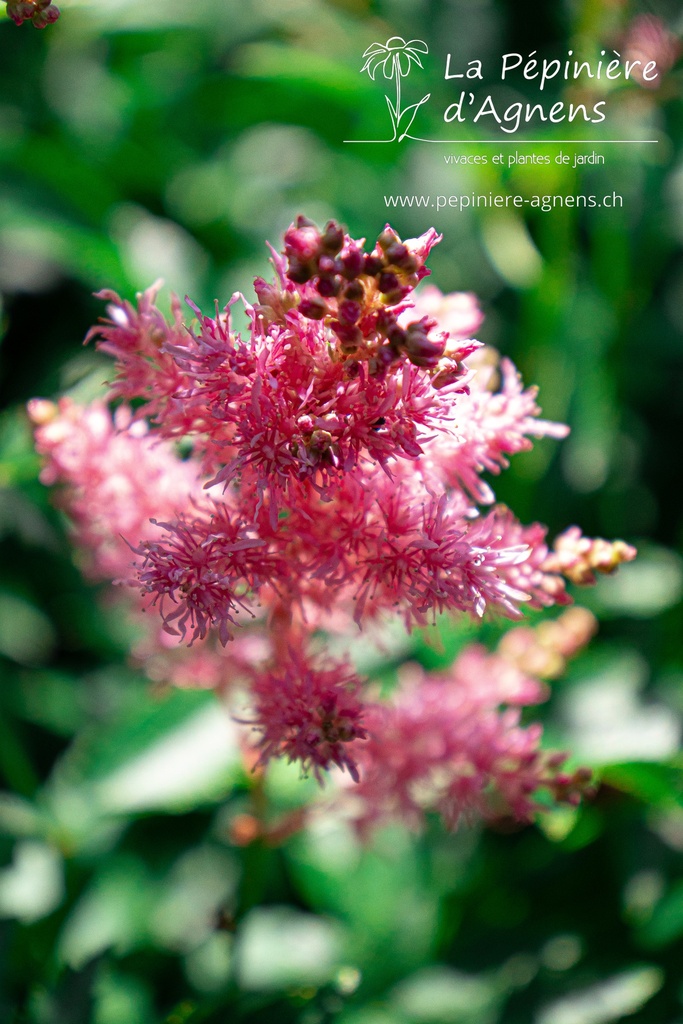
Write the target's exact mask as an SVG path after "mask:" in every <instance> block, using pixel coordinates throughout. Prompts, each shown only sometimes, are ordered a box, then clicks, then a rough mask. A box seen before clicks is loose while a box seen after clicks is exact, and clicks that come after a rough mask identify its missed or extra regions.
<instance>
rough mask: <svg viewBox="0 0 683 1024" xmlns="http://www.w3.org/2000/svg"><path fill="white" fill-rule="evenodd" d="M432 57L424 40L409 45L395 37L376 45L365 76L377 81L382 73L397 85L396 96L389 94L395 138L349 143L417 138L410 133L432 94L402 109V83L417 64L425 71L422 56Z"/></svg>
mask: <svg viewBox="0 0 683 1024" xmlns="http://www.w3.org/2000/svg"><path fill="white" fill-rule="evenodd" d="M426 53H429V47H428V46H427V44H426V43H425V42H424V41H423V40H422V39H411V40H410V42H409V43H407V42H406V41H405V39H402V38H401V37H400V36H392V37H391V39H387V41H386V43H372V44H371V45H370V46H368V48H367V50H366V51H365V53H364V54H363V57H364V58H365V64H363V67H362V68H361V73H362V72H364V71H367V73H368V74H369V75H370V78H371V79H372V80H373V82H374V81H375V76H376V74H377V72H378V71H379V70H380V69H381V70H382V73H383V77H384V78H385V79H386V80H387V83H389V82H392V81H393V82H394V92H393V95H392V96H388V95H386V94H385V99H386V101H387V107H388V108H389V117H390V118H391V128H392V133H393V134H392V136H391V138H390V139H348V140H347V141H349V142H403V140H404V139H410V138H413V136H412V135H410V129H411V127H412V124H413V121H414V120H415V115H416V114H417V112H418V110H419V109H420V107H421V106H422V104H423V103H426V102H427V100H428V99H429V97H430V96H431V93H429V92H428V93H427V95H426V96H423V97H422V99H421V100H419V101H418V102H417V103H409V104H408V105H407V106H405V107H403V106H401V104H402V102H403V97H402V89H401V83H402V81H403V79H405V78H407V77H408V75H409V74H410V70H411V68H412V66H413V64H417V66H418V67H419V68H421V67H422V61H421V60H420V55H421V54H422V55H424V54H426Z"/></svg>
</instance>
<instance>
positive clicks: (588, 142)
mask: <svg viewBox="0 0 683 1024" xmlns="http://www.w3.org/2000/svg"><path fill="white" fill-rule="evenodd" d="M343 141H344V142H345V143H356V144H357V145H365V146H373V145H376V144H382V145H384V144H385V143H387V142H389V140H388V139H344V140H343ZM391 141H395V140H393V139H392V140H391ZM412 141H413V142H434V143H437V145H439V144H440V145H442V146H486V145H489V144H491V145H500V146H512V145H513V144H514V145H516V146H531V145H533V146H555V145H560V144H561V145H563V146H567V145H575V146H606V145H610V144H612V145H620V146H643V145H653V144H655V143H657V142H659V141H660V140H659V139H413V140H412Z"/></svg>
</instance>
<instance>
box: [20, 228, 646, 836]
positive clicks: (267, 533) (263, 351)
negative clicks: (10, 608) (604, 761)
mask: <svg viewBox="0 0 683 1024" xmlns="http://www.w3.org/2000/svg"><path fill="white" fill-rule="evenodd" d="M439 237H440V236H438V235H437V233H436V232H435V231H434V229H430V230H429V231H427V232H425V233H424V234H423V235H421V236H420V237H419V238H416V239H408V240H406V241H402V240H401V239H400V238H399V236H398V235H397V234H396V232H395V231H393V229H392V228H390V227H389V226H388V225H387V226H386V228H385V229H384V231H382V233H381V234H380V236H379V238H378V240H377V243H376V245H375V246H374V248H369V247H367V248H366V246H365V241H364V240H363V239H361V240H356V239H353V238H350V237H349V236H348V235H346V234H345V233H344V231H343V230H342V228H341V227H340V226H339V225H338V224H336V223H335V222H333V221H330V222H329V223H328V224H327V225H326V226H325V228H324V229H322V230H320V229H319V228H317V227H316V226H315V225H314V224H312V223H311V222H310V221H308V220H306V219H305V218H303V217H300V218H297V220H296V221H295V223H294V224H292V225H291V226H290V228H289V229H288V231H287V232H286V234H285V241H284V244H285V248H284V255H278V254H277V253H275V252H273V257H272V263H273V267H274V270H275V280H274V281H273V282H271V283H268V282H266V281H265V280H263V279H261V278H258V279H257V280H256V282H255V292H256V301H255V302H254V303H253V304H252V303H250V302H248V301H247V300H245V299H244V298H243V297H242V296H240V295H234V296H233V297H232V299H231V300H230V302H229V303H228V304H227V306H226V307H225V308H224V309H222V310H221V309H219V308H218V306H216V310H215V313H214V315H213V316H209V315H206V314H205V313H203V312H202V311H201V310H199V309H198V308H197V307H196V306H195V305H194V304H193V303H192V302H190V300H187V303H188V306H189V309H190V315H189V319H188V320H187V322H186V320H185V319H184V316H183V312H182V309H181V305H180V303H179V302H178V301H177V300H176V299H174V300H173V301H172V307H171V317H170V319H167V318H166V317H165V316H163V315H162V313H161V312H160V311H159V310H158V309H157V307H156V304H155V297H156V291H157V286H153V287H152V288H150V289H148V290H147V291H146V292H144V293H143V294H141V295H139V296H138V300H137V304H136V305H132V304H130V303H128V302H126V301H124V300H122V299H121V298H119V297H118V296H117V295H115V294H114V293H113V292H109V291H106V292H102V293H100V294H101V297H102V298H104V299H105V300H106V301H107V302H108V309H107V317H106V318H105V319H104V321H103V322H102V323H100V325H99V326H97V327H95V328H93V329H92V330H91V331H90V332H89V335H88V337H89V338H95V339H96V340H97V343H98V346H99V348H100V349H101V350H102V351H104V352H106V353H107V354H108V355H110V356H111V357H113V359H114V360H115V372H114V375H113V377H114V379H113V382H112V384H111V385H110V389H109V397H110V399H112V400H114V401H115V402H116V403H117V404H119V408H118V410H117V412H116V414H115V417H114V418H113V419H112V417H111V415H110V413H109V412H108V410H107V409H106V407H105V406H103V405H101V404H99V405H97V404H96V405H94V406H91V407H90V408H88V409H79V408H78V407H77V406H75V405H73V404H72V403H70V402H68V401H63V402H62V403H61V404H60V407H59V409H57V408H56V407H55V406H53V405H52V404H51V403H45V402H41V401H36V402H34V403H32V405H31V409H30V412H31V415H32V418H33V420H34V422H35V423H36V424H37V430H36V444H37V447H38V450H39V451H40V452H41V454H42V455H43V456H44V458H45V460H46V461H45V467H44V470H43V480H44V481H45V482H46V483H56V484H58V485H60V488H61V491H60V495H61V503H62V506H63V508H64V509H65V511H66V512H67V514H68V515H69V517H70V518H71V520H72V522H73V524H74V532H75V539H76V542H77V544H78V545H79V546H80V547H81V548H82V549H83V550H87V551H88V552H89V553H90V554H89V557H90V563H89V569H90V571H91V573H92V574H93V575H95V576H100V577H101V576H106V575H109V576H110V577H115V578H117V579H118V581H119V582H125V583H128V584H130V585H131V588H132V589H130V590H129V589H128V588H126V590H125V592H126V593H128V594H131V595H133V594H134V595H135V600H136V601H137V605H136V607H138V608H143V609H145V610H147V611H148V612H150V611H151V610H153V609H155V611H156V613H158V615H159V617H160V618H157V617H156V615H150V614H148V615H147V616H146V618H147V620H148V621H149V620H153V622H154V623H156V625H155V626H154V627H152V628H148V629H147V632H146V635H145V636H144V637H143V639H142V640H141V641H140V642H139V644H138V645H137V647H136V649H135V651H134V655H133V656H134V660H135V663H136V664H138V665H141V667H142V670H143V672H145V673H146V674H147V675H148V677H149V678H150V679H152V680H153V681H154V682H155V683H156V684H157V685H163V683H164V682H167V683H168V682H171V683H174V684H175V685H180V686H188V685H196V686H204V687H206V686H211V687H213V688H215V689H216V690H217V691H219V692H220V693H222V694H225V695H227V694H229V693H233V692H234V691H235V689H236V688H238V687H244V688H246V689H247V690H248V694H247V701H248V703H249V705H250V707H251V708H252V713H253V717H252V720H251V724H252V725H253V727H254V728H255V729H256V730H257V732H258V733H259V735H260V743H259V748H258V754H256V753H254V750H253V748H252V752H251V754H250V755H248V756H250V757H252V760H254V761H255V760H256V759H257V758H258V761H259V763H260V764H261V765H265V764H266V762H268V761H269V760H270V759H272V758H273V757H285V758H287V759H289V760H290V761H297V762H299V763H300V764H301V766H302V768H303V770H304V771H312V772H313V774H314V775H315V777H316V778H317V779H318V780H322V777H323V772H325V771H326V770H327V769H328V768H330V767H334V766H336V767H337V768H342V769H345V770H346V771H347V772H348V773H349V775H350V776H351V778H352V779H353V780H356V781H357V782H358V786H357V795H358V796H359V799H360V802H361V806H362V807H363V808H364V810H363V811H362V812H361V814H360V818H359V820H362V821H366V820H367V821H369V820H371V819H374V818H377V819H378V820H379V819H383V818H384V817H386V816H387V815H390V814H392V813H403V814H405V815H406V816H407V817H408V818H409V819H410V820H412V821H417V819H419V818H420V817H421V816H422V815H423V813H424V811H425V810H429V809H432V810H436V811H438V812H439V813H441V814H442V815H443V816H444V818H445V819H446V820H447V821H448V822H450V823H451V824H454V823H455V822H456V821H457V819H458V817H459V816H460V815H461V813H464V812H466V811H473V810H478V811H479V812H480V813H483V814H496V813H501V812H502V811H503V810H506V811H507V812H509V813H512V814H515V815H517V816H518V817H520V818H522V819H528V818H529V817H530V815H531V814H532V813H533V812H534V809H535V808H536V806H537V797H536V794H537V791H538V790H539V789H543V788H545V789H546V790H547V791H549V792H550V793H551V794H552V795H554V797H555V798H556V799H558V800H566V799H568V800H570V801H573V800H575V799H576V798H577V794H578V791H579V790H580V788H581V782H582V777H579V776H571V775H566V774H563V773H562V772H560V765H561V763H562V760H563V755H558V754H552V755H550V754H545V753H542V752H541V750H540V747H539V740H540V727H538V726H534V725H530V726H527V727H523V726H522V725H520V709H521V707H523V706H526V705H528V704H530V703H534V702H536V701H538V700H540V699H542V697H543V695H544V693H545V690H544V686H543V685H542V684H541V683H540V682H539V678H540V677H548V678H550V677H552V676H553V675H556V674H557V673H558V672H559V671H561V669H562V668H563V667H564V663H565V661H566V658H567V657H569V656H570V655H571V654H572V653H573V651H574V650H575V649H577V648H578V647H579V646H581V644H582V643H583V642H584V639H586V638H587V636H588V634H589V633H590V629H589V627H588V624H587V622H586V620H585V619H584V620H582V621H579V620H576V619H575V620H573V624H568V622H567V621H566V620H563V619H562V618H560V619H559V620H557V623H556V624H554V625H553V624H548V630H547V632H546V634H544V635H543V637H541V633H540V632H537V633H534V634H533V636H531V635H529V631H527V632H523V631H522V632H517V633H515V632H514V631H512V632H511V633H510V634H509V636H510V640H509V642H508V645H507V647H504V646H501V649H500V651H499V653H497V654H495V655H493V654H488V653H487V652H485V651H484V650H483V649H482V648H472V649H470V650H468V651H465V652H464V653H463V654H462V655H461V656H460V658H459V659H458V661H457V662H456V664H455V666H454V667H453V669H452V670H451V671H450V672H448V673H443V674H441V675H440V676H427V675H425V674H424V673H417V674H415V675H414V678H413V680H412V682H411V683H408V684H406V685H405V686H404V687H402V688H401V689H400V691H399V692H398V693H397V695H396V697H395V700H394V701H393V703H392V704H389V705H382V704H379V703H375V702H374V699H372V700H371V699H370V698H369V697H368V695H367V693H368V691H367V690H366V681H364V680H361V679H360V678H359V677H358V676H357V675H355V673H354V672H353V671H352V669H351V668H350V666H349V664H348V663H347V662H345V661H343V660H332V659H331V658H326V657H324V656H323V655H315V656H313V655H311V654H309V653H308V652H309V651H311V650H314V649H315V650H318V649H319V646H320V642H321V639H322V638H323V637H324V636H325V634H327V635H328V636H329V635H333V636H334V637H335V642H342V640H343V638H344V637H345V636H348V635H349V634H350V633H351V631H352V630H356V631H357V630H358V628H365V627H368V626H370V627H372V629H373V630H375V631H378V630H379V628H380V626H381V624H382V622H383V621H384V620H386V619H388V618H391V617H395V616H396V615H399V616H401V617H402V618H403V621H404V622H405V625H406V627H407V628H408V629H411V628H412V627H413V626H414V625H425V624H429V623H431V622H433V621H434V619H435V617H436V615H437V613H444V612H450V613H466V614H469V615H471V616H474V617H475V618H481V617H482V616H484V615H486V614H492V615H502V616H505V617H507V618H519V617H520V616H521V614H522V612H523V610H524V609H525V608H535V609H542V608H549V607H551V606H553V605H562V604H566V603H567V602H569V600H570V598H569V596H568V594H567V590H566V580H567V579H569V580H570V581H571V582H574V583H590V582H593V581H594V579H595V573H596V572H605V571H607V572H609V571H612V569H614V568H615V567H616V565H617V564H618V563H619V562H623V561H628V560H630V558H632V557H633V554H634V552H633V549H632V548H630V547H629V546H628V545H626V544H624V543H623V542H620V541H618V542H615V544H609V543H608V542H607V541H600V540H594V541H592V540H588V539H586V538H583V537H582V536H581V534H580V532H579V531H578V530H576V529H575V528H573V529H572V530H569V531H567V533H566V534H564V535H563V536H562V537H560V538H559V540H558V541H557V542H556V546H555V549H554V551H552V550H549V547H548V545H547V543H546V528H545V527H544V526H542V525H541V524H539V523H532V524H530V525H524V524H522V523H520V522H519V521H518V520H517V519H516V518H515V516H514V515H513V513H512V512H511V511H510V510H509V509H507V508H506V507H505V506H502V505H494V506H493V507H492V508H488V509H487V508H486V507H485V506H487V505H491V504H492V503H493V501H494V494H493V491H492V489H491V486H490V483H489V481H488V480H485V479H484V474H486V473H488V474H493V475H496V474H498V473H500V472H501V470H503V469H504V468H505V467H507V465H508V461H509V458H510V456H511V455H513V454H515V453H516V452H519V451H523V450H525V449H528V448H529V447H531V440H530V439H531V438H534V437H543V436H550V437H558V438H559V437H563V436H564V435H565V433H566V428H565V427H564V426H562V425H561V424H556V423H551V422H548V421H545V420H542V419H539V414H540V409H539V407H538V405H537V404H536V389H535V388H525V387H524V386H523V384H522V382H521V380H520V377H519V375H518V373H517V371H516V370H515V368H514V366H513V365H512V363H511V362H510V361H509V360H505V359H503V360H501V361H500V364H498V360H497V357H496V356H495V355H494V353H493V352H492V351H491V350H488V349H484V348H482V346H481V344H480V342H479V341H477V340H476V339H475V338H472V337H471V335H472V334H473V333H474V332H476V330H477V329H478V327H479V324H480V322H481V312H480V310H479V308H478V306H477V304H476V301H475V300H474V298H473V297H472V296H471V295H466V294H458V295H453V296H443V295H441V293H440V292H438V290H437V289H435V288H433V287H431V286H427V287H425V288H423V290H422V292H420V291H419V290H418V291H417V292H416V291H415V288H416V286H417V285H418V284H419V283H420V281H421V280H422V279H423V278H424V277H426V276H427V274H428V273H429V272H428V270H427V267H426V265H425V261H426V260H427V257H428V255H429V252H430V250H431V248H432V247H433V245H435V244H436V243H437V242H438V241H439ZM236 302H241V303H243V305H244V309H245V312H246V316H247V325H248V326H247V329H246V331H244V332H242V333H239V332H237V331H236V330H235V329H234V326H233V321H232V319H231V307H232V305H233V304H234V303H236ZM180 442H182V451H183V456H184V457H183V458H181V457H180V454H179V448H178V445H179V443H180ZM120 589H123V588H120ZM245 627H246V628H245ZM551 627H552V628H551ZM238 629H239V630H240V632H238ZM314 634H315V646H314V645H313V637H314ZM236 636H237V637H239V639H236ZM178 644H188V647H187V648H183V649H182V651H180V650H179V649H178V647H177V645H178ZM219 645H223V648H224V649H223V650H222V651H221V650H220V647H219ZM583 781H585V780H583Z"/></svg>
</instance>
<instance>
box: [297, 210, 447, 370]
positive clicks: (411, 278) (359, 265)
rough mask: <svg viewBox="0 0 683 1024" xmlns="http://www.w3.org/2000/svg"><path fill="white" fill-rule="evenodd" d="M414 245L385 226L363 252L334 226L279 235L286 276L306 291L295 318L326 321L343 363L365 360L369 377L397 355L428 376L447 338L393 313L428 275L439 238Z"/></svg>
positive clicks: (303, 225) (428, 324)
mask: <svg viewBox="0 0 683 1024" xmlns="http://www.w3.org/2000/svg"><path fill="white" fill-rule="evenodd" d="M419 241H420V243H421V244H419V245H416V244H413V243H411V242H402V241H401V239H400V238H399V236H398V235H397V233H396V232H395V231H394V230H393V229H392V228H391V227H389V225H387V226H386V227H385V229H384V231H382V233H381V234H380V236H379V238H378V239H377V244H376V246H375V248H374V250H373V251H372V252H370V253H368V252H366V251H365V249H364V246H363V243H362V242H355V241H353V240H351V239H349V238H347V237H346V236H345V235H344V232H343V229H342V228H341V227H340V226H339V225H338V224H337V223H336V222H335V221H329V222H328V224H327V226H326V227H325V229H324V230H323V231H320V230H319V229H318V228H317V227H316V226H315V224H313V223H312V222H311V221H309V220H307V219H306V218H305V217H299V218H298V219H297V221H296V223H295V224H293V225H292V226H291V227H290V228H289V230H288V231H287V233H286V234H285V255H286V257H287V270H286V276H287V278H288V280H289V281H290V282H293V283H294V284H296V285H306V288H305V291H304V293H303V296H302V298H301V300H300V302H299V304H298V307H297V308H298V310H299V312H300V313H301V314H302V316H305V317H308V318H309V319H311V320H324V321H325V323H326V324H327V326H328V327H329V328H330V329H331V330H332V331H333V332H334V334H335V335H336V338H337V340H338V345H339V349H340V352H341V354H342V357H349V356H354V357H356V358H366V359H368V360H369V362H370V373H371V374H373V375H383V374H384V373H386V371H387V369H388V367H390V366H391V365H392V364H393V363H395V362H397V361H398V360H399V359H400V358H401V356H405V357H406V358H407V359H408V360H409V362H411V363H412V364H413V365H414V366H420V367H424V368H426V369H429V370H434V369H436V368H437V366H438V365H439V362H440V360H441V358H442V356H443V354H444V349H445V346H446V339H447V335H445V334H443V333H442V334H440V335H436V336H435V335H433V334H432V333H431V332H432V331H433V328H434V327H436V326H437V324H436V321H435V320H433V319H431V318H429V317H427V316H424V317H422V318H421V319H420V320H416V321H412V322H408V323H407V324H405V325H404V324H399V321H398V314H399V313H400V309H399V310H397V309H395V307H398V306H400V303H401V302H403V300H404V299H406V297H407V296H408V295H410V293H411V292H412V290H413V289H414V288H415V286H416V285H417V284H418V283H419V281H421V280H422V278H423V277H425V276H426V274H427V273H428V271H427V269H426V267H425V265H424V260H425V258H426V255H427V254H428V252H429V249H430V248H431V246H432V245H433V244H434V243H435V242H436V241H438V236H437V235H436V232H434V231H432V232H430V233H428V235H427V236H424V237H423V239H421V240H419ZM453 379H455V378H453Z"/></svg>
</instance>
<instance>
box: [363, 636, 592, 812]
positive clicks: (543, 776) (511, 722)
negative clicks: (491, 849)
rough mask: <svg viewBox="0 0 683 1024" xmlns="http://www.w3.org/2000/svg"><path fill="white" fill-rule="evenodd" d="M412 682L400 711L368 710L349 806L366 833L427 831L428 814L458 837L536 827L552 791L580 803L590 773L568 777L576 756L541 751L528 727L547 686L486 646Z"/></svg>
mask: <svg viewBox="0 0 683 1024" xmlns="http://www.w3.org/2000/svg"><path fill="white" fill-rule="evenodd" d="M404 676H405V678H404V680H403V683H402V685H401V687H400V689H399V692H398V693H397V694H396V696H395V697H394V699H393V701H392V702H391V703H390V704H383V705H374V706H373V707H372V708H371V709H369V710H368V712H367V714H366V717H365V726H366V729H367V733H368V739H367V741H366V742H365V743H362V744H358V745H357V750H358V760H359V766H360V774H361V779H360V783H359V785H358V787H356V789H355V790H354V791H353V793H352V794H350V795H349V803H350V806H351V811H352V814H353V816H354V817H355V819H356V821H357V823H358V825H359V827H360V828H361V830H367V829H368V828H369V827H370V826H373V825H376V824H378V823H379V822H381V821H382V820H384V819H386V818H391V817H395V816H400V817H402V818H404V819H405V820H407V821H408V822H409V823H410V824H411V825H413V827H417V828H419V827H420V826H421V825H422V824H423V822H424V816H425V814H426V813H428V812H434V813H437V814H439V815H441V816H442V817H443V818H444V820H445V821H446V823H447V824H448V825H449V826H450V827H454V826H455V825H456V824H457V822H458V820H459V819H460V818H461V817H462V816H463V815H465V816H468V817H471V816H472V815H473V814H474V813H476V814H479V815H483V816H484V817H499V816H501V815H505V814H511V815H513V816H514V817H515V818H517V819H518V820H521V821H528V820H530V819H531V818H532V817H533V815H534V813H535V812H536V811H538V810H539V808H540V806H541V805H540V804H539V800H538V797H537V794H538V792H539V791H540V790H543V789H545V790H547V791H549V792H550V793H551V794H552V795H553V796H555V798H556V799H560V800H561V801H563V802H569V803H576V802H578V800H579V797H580V793H581V791H582V789H584V788H585V785H586V782H587V781H588V778H589V774H590V773H587V772H586V771H584V770H582V769H580V770H579V771H578V772H576V773H574V774H567V773H566V772H563V771H560V768H561V766H562V764H563V763H564V761H565V760H566V755H564V754H559V753H546V752H543V751H542V750H541V749H540V745H539V744H540V739H541V733H542V730H541V726H540V725H538V724H534V725H530V726H526V727H523V726H521V725H520V708H521V707H524V706H526V705H529V704H535V703H537V702H538V701H540V700H543V699H544V697H545V690H544V687H543V686H542V684H540V683H539V681H538V680H536V679H534V678H533V677H530V676H527V675H526V674H525V673H523V672H521V671H520V670H519V669H518V668H516V667H515V666H514V665H513V664H512V663H511V662H510V661H508V660H507V659H506V658H503V657H501V656H500V655H498V654H489V653H487V652H486V651H485V650H484V649H483V648H481V647H478V646H476V645H472V646H470V647H468V648H466V649H465V651H464V652H463V653H462V654H461V655H460V656H459V658H458V659H457V661H456V662H455V664H454V665H453V666H452V668H451V669H450V671H449V672H447V673H442V674H433V675H427V674H425V673H424V672H423V671H422V670H421V669H419V668H417V667H416V666H413V667H412V668H411V669H410V670H409V671H408V672H406V673H404ZM501 706H502V707H501Z"/></svg>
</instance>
